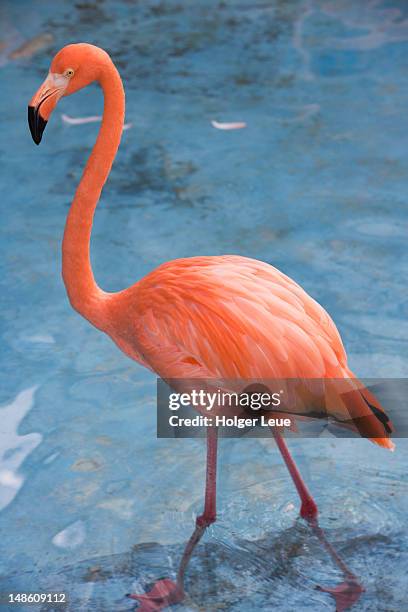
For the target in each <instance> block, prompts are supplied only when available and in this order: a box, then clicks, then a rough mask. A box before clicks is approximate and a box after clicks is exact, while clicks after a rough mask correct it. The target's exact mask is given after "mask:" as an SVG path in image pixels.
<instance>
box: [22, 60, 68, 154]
mask: <svg viewBox="0 0 408 612" xmlns="http://www.w3.org/2000/svg"><path fill="white" fill-rule="evenodd" d="M67 85H68V79H66V77H64V76H63V75H62V74H55V73H52V72H50V73H49V74H48V76H47V78H46V79H45V81H44V83H43V84H42V85H41V87H40V88H39V90H38V91H37V92H36V93H35V94H34V96H33V97H32V98H31V100H30V103H29V105H28V125H29V127H30V132H31V136H32V137H33V140H34V142H35V144H36V145H39V144H40V142H41V138H42V135H43V132H44V130H45V126H46V125H47V123H48V119H49V117H50V115H51V113H52V111H53V110H54V108H55V107H56V105H57V102H58V100H59V99H60V98H61V96H62V95H63V94H64V91H65V89H66V87H67Z"/></svg>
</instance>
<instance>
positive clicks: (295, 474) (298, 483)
mask: <svg viewBox="0 0 408 612" xmlns="http://www.w3.org/2000/svg"><path fill="white" fill-rule="evenodd" d="M272 433H273V435H274V436H275V441H276V444H277V445H278V448H279V450H280V452H281V454H282V457H283V460H284V462H285V463H286V467H287V468H288V470H289V473H290V475H291V476H292V480H293V482H294V483H295V487H296V489H297V491H298V493H299V497H300V500H301V502H302V505H301V507H300V516H301V517H302V518H304V519H306V520H308V521H314V520H315V519H317V514H318V510H317V505H316V503H315V501H314V499H313V497H312V496H311V494H310V492H309V489H308V488H307V486H306V484H305V482H304V480H303V478H302V476H301V475H300V472H299V470H298V468H297V465H296V463H295V462H294V460H293V458H292V455H291V454H290V452H289V449H288V447H287V444H286V442H285V440H284V439H283V438H282V436H281V435H280V434H279V433H278V432H277V431H276V430H275V428H273V429H272Z"/></svg>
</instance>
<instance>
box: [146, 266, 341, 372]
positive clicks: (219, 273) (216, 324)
mask: <svg viewBox="0 0 408 612" xmlns="http://www.w3.org/2000/svg"><path fill="white" fill-rule="evenodd" d="M137 302H138V306H137V317H136V319H137V320H136V322H135V326H136V329H135V332H136V338H137V343H138V350H139V352H140V354H141V355H142V356H143V361H145V362H146V363H147V364H148V366H149V367H150V368H151V369H153V370H154V371H156V372H157V373H158V374H159V376H161V377H163V378H187V377H188V378H193V377H194V378H213V377H217V378H219V377H220V378H289V377H293V378H296V377H302V378H323V377H329V376H331V377H334V376H343V375H344V373H343V372H344V369H345V368H346V367H347V366H346V364H347V358H346V353H345V351H344V348H343V345H342V342H341V339H340V336H339V334H338V332H337V329H336V327H335V325H334V323H333V321H332V320H331V318H330V317H329V315H328V314H327V313H326V312H325V310H324V309H323V308H322V307H321V306H320V305H319V304H318V303H317V302H316V301H314V300H313V299H312V298H311V297H310V296H309V295H308V294H307V293H306V292H305V291H304V290H303V289H302V288H301V287H300V286H299V285H297V284H296V283H295V282H294V281H293V280H291V279H290V278H288V277H287V276H285V275H284V274H282V273H281V272H280V271H279V270H277V269H276V268H274V267H272V266H270V265H269V264H266V263H264V262H260V261H257V260H253V259H248V258H245V257H239V256H232V255H231V256H222V257H194V258H189V259H179V260H175V261H172V262H169V263H167V264H164V265H162V266H160V267H159V268H157V269H156V270H155V271H154V272H152V273H151V274H149V275H148V276H147V277H145V278H144V279H143V280H142V281H141V282H140V283H139V284H138V290H137Z"/></svg>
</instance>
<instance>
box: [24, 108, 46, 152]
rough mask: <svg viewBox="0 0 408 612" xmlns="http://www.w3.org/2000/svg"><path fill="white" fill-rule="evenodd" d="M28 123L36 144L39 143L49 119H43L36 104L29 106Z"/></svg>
mask: <svg viewBox="0 0 408 612" xmlns="http://www.w3.org/2000/svg"><path fill="white" fill-rule="evenodd" d="M28 125H29V127H30V132H31V136H32V138H33V140H34V142H35V144H36V145H39V144H40V142H41V138H42V135H43V132H44V130H45V126H46V125H47V121H46V120H45V119H43V118H42V117H41V115H40V113H39V111H38V109H37V108H35V107H34V106H29V107H28Z"/></svg>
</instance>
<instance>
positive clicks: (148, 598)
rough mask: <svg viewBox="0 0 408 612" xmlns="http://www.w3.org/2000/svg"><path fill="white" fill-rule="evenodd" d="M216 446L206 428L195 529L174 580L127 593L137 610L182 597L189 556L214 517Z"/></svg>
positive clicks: (149, 609) (145, 611)
mask: <svg viewBox="0 0 408 612" xmlns="http://www.w3.org/2000/svg"><path fill="white" fill-rule="evenodd" d="M217 446H218V430H217V428H216V427H208V428H207V471H206V479H205V502H204V511H203V513H202V514H200V516H198V517H197V519H196V526H195V529H194V531H193V533H192V535H191V537H190V539H189V541H188V542H187V544H186V547H185V549H184V553H183V556H182V558H181V561H180V566H179V569H178V572H177V578H176V582H173V581H172V580H170V579H169V578H163V579H161V580H158V581H157V582H156V583H155V584H154V585H153V587H152V589H151V590H150V591H149V592H148V593H145V594H143V595H137V594H128V595H127V597H130V598H131V599H136V600H137V601H139V602H140V606H139V607H138V611H139V612H140V611H141V612H154V611H157V610H162V609H163V608H166V607H167V606H170V605H172V604H175V603H179V602H181V601H183V599H184V576H185V572H186V569H187V566H188V564H189V562H190V559H191V555H192V554H193V551H194V549H195V547H196V546H197V544H198V543H199V541H200V540H201V538H202V537H203V535H204V532H205V530H206V529H207V527H208V526H209V525H211V523H214V522H215V520H216V489H217V488H216V479H217Z"/></svg>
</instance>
